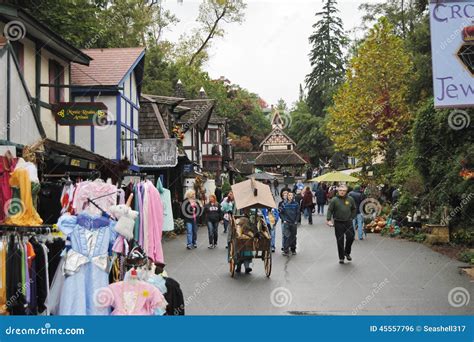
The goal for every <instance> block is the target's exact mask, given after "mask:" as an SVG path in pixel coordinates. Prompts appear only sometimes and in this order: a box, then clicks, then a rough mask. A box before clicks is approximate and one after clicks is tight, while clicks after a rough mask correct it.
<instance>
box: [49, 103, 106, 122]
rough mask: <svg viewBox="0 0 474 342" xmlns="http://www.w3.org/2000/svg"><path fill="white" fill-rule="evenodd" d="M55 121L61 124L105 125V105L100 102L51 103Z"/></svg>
mask: <svg viewBox="0 0 474 342" xmlns="http://www.w3.org/2000/svg"><path fill="white" fill-rule="evenodd" d="M53 114H54V117H55V119H56V122H57V123H58V124H59V125H62V126H105V125H107V124H108V121H107V106H106V105H105V104H104V103H102V102H61V103H58V104H55V105H53Z"/></svg>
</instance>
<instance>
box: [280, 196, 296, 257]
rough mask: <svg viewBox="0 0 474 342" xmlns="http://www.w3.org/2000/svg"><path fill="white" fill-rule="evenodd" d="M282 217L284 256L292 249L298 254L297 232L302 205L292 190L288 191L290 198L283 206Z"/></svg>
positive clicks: (292, 251) (293, 252)
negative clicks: (295, 198) (296, 199)
mask: <svg viewBox="0 0 474 342" xmlns="http://www.w3.org/2000/svg"><path fill="white" fill-rule="evenodd" d="M280 217H281V222H282V224H283V256H289V252H290V249H291V253H292V254H293V255H296V233H297V225H298V219H299V218H300V217H301V215H300V206H299V204H298V203H297V202H296V201H295V200H294V195H293V193H292V192H290V193H288V200H287V201H286V202H284V203H283V204H282V206H281V209H280Z"/></svg>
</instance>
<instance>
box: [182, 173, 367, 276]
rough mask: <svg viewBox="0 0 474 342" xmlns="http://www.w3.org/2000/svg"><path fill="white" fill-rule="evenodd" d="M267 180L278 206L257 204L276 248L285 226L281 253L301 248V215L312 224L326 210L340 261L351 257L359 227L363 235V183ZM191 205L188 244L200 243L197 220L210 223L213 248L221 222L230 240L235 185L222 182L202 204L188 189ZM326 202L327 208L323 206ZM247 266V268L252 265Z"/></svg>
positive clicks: (187, 216)
mask: <svg viewBox="0 0 474 342" xmlns="http://www.w3.org/2000/svg"><path fill="white" fill-rule="evenodd" d="M267 184H268V185H269V186H270V187H271V188H272V193H273V194H274V196H275V199H278V206H277V208H272V209H259V212H258V214H259V215H261V216H262V217H263V218H264V220H265V222H266V224H267V227H268V228H269V232H270V236H271V250H272V252H275V250H276V235H277V234H276V231H277V229H278V227H281V231H282V235H281V236H282V249H281V251H282V255H283V256H290V255H296V254H297V232H298V225H300V224H301V221H302V218H304V219H305V220H307V222H308V224H309V225H312V224H313V215H318V216H325V215H326V221H327V224H328V225H330V226H331V227H334V231H335V236H336V240H337V249H338V256H339V262H340V263H341V264H343V263H344V262H345V260H347V261H351V260H352V257H351V247H352V243H353V241H354V239H355V236H356V232H357V236H358V239H359V240H363V239H364V216H363V215H362V213H361V208H360V207H361V203H362V202H363V201H364V199H365V196H366V195H365V194H364V189H362V188H361V187H360V186H358V185H356V186H355V187H354V188H353V189H351V191H350V192H349V191H348V188H347V186H346V185H344V184H340V185H337V184H336V183H333V184H326V183H324V182H321V183H316V182H315V183H312V186H311V187H310V186H308V185H305V184H304V183H303V182H302V181H301V180H299V181H297V182H296V183H295V184H294V185H293V186H292V187H290V186H289V185H288V184H284V185H283V186H282V187H281V188H280V184H279V182H278V180H277V179H274V180H273V182H271V183H268V182H267ZM185 201H187V202H188V203H187V209H185V210H184V211H185V213H184V219H185V223H186V231H187V246H186V247H187V249H194V248H197V241H196V240H197V228H198V225H199V222H200V221H201V222H202V223H203V224H205V225H207V228H208V238H209V246H208V248H209V249H215V248H216V247H217V242H218V235H219V224H222V226H223V231H222V232H223V233H224V234H227V241H226V242H227V243H226V248H227V247H228V243H229V241H230V237H231V235H230V234H229V230H230V228H229V225H230V222H231V218H232V216H233V215H235V214H237V209H236V206H235V200H234V194H233V193H232V191H230V192H228V193H227V194H224V196H222V192H221V189H220V188H216V192H215V193H214V194H211V195H210V196H209V199H208V202H207V203H206V204H205V205H203V206H201V204H200V201H198V200H196V193H195V191H194V190H188V191H187V192H186V195H185ZM326 206H327V210H326V214H325V209H326ZM245 266H246V273H250V272H251V268H250V267H249V266H248V265H245Z"/></svg>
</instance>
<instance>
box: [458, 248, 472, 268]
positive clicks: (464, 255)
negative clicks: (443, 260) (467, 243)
mask: <svg viewBox="0 0 474 342" xmlns="http://www.w3.org/2000/svg"><path fill="white" fill-rule="evenodd" d="M458 259H459V260H460V261H463V262H467V263H469V264H471V265H474V251H473V250H472V249H466V250H463V251H461V252H459V254H458Z"/></svg>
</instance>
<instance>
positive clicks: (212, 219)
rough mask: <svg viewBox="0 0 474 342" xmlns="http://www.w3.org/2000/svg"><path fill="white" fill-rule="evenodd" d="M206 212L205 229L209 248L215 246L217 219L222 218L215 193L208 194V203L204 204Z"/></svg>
mask: <svg viewBox="0 0 474 342" xmlns="http://www.w3.org/2000/svg"><path fill="white" fill-rule="evenodd" d="M204 213H205V214H206V220H207V229H208V234H209V247H208V248H209V249H214V248H216V247H217V235H218V234H217V229H218V227H219V221H220V220H221V219H222V211H221V205H220V204H219V202H217V198H216V196H215V195H211V196H209V203H208V204H206V205H205V206H204Z"/></svg>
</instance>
